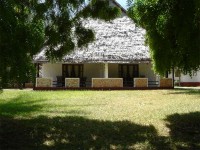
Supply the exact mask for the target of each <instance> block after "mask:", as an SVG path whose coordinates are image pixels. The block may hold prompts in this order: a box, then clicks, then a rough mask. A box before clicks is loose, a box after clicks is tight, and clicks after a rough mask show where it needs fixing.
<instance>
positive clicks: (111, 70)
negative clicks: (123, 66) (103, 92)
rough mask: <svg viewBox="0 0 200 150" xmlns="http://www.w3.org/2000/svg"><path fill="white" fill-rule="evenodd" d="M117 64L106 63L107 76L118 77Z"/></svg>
mask: <svg viewBox="0 0 200 150" xmlns="http://www.w3.org/2000/svg"><path fill="white" fill-rule="evenodd" d="M118 66H119V65H118V64H108V77H109V78H118V77H119V75H118V74H119V73H118Z"/></svg>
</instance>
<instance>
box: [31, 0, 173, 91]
mask: <svg viewBox="0 0 200 150" xmlns="http://www.w3.org/2000/svg"><path fill="white" fill-rule="evenodd" d="M110 4H111V5H113V6H117V7H120V8H121V10H122V16H121V17H120V18H117V19H115V20H113V21H110V22H105V21H102V20H98V19H97V20H94V19H91V18H88V19H86V20H84V26H85V27H86V28H90V29H93V31H94V32H95V35H96V38H95V41H94V42H92V43H89V45H88V46H87V47H83V48H76V49H75V50H74V51H73V52H71V53H69V54H67V55H66V56H64V57H63V59H62V61H61V62H56V63H51V62H49V61H48V60H47V58H46V57H45V55H44V53H45V48H44V49H43V50H42V51H41V52H40V53H39V54H37V55H36V56H35V57H34V60H33V61H34V63H35V64H36V65H37V68H38V74H37V79H36V88H38V89H39V88H40V87H58V86H59V87H79V86H84V87H93V88H95V87H97V88H98V87H115V88H116V87H118V88H121V87H158V86H159V85H160V86H163V87H172V81H171V79H170V80H168V81H164V82H163V83H162V82H160V81H159V77H158V76H157V75H156V74H155V73H154V71H153V70H152V64H151V59H150V53H149V48H148V47H147V46H145V30H144V29H141V28H139V27H137V26H136V25H135V23H134V22H133V21H132V20H131V19H130V18H129V17H128V16H127V14H126V11H125V10H124V9H123V8H122V7H121V6H120V5H119V4H118V3H117V2H116V1H115V0H110Z"/></svg>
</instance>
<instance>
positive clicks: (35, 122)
mask: <svg viewBox="0 0 200 150" xmlns="http://www.w3.org/2000/svg"><path fill="white" fill-rule="evenodd" d="M0 118H1V125H0V136H1V137H0V143H1V148H2V149H59V150H60V149H142V150H145V149H146V150H149V149H158V150H160V149H166V150H169V149H171V148H170V144H169V142H168V141H167V139H166V138H164V137H159V136H158V134H157V131H156V129H155V128H154V127H153V126H142V125H138V124H135V123H132V122H129V121H117V122H111V121H99V120H91V119H87V118H83V117H63V118H62V117H54V118H48V117H45V116H40V117H37V118H35V119H21V120H20V119H13V118H8V117H4V116H0Z"/></svg>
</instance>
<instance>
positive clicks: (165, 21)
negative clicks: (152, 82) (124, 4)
mask: <svg viewBox="0 0 200 150" xmlns="http://www.w3.org/2000/svg"><path fill="white" fill-rule="evenodd" d="M128 4H129V6H130V8H129V10H128V12H129V15H130V16H131V18H132V19H133V20H134V21H135V22H136V24H137V25H139V26H141V27H142V28H144V29H146V31H147V42H148V45H149V47H150V51H151V56H152V59H153V64H154V69H155V71H156V72H158V73H160V74H162V75H163V74H164V73H165V72H166V71H168V70H170V69H171V68H173V67H177V68H179V69H180V70H182V71H183V72H185V73H187V72H191V71H192V70H198V69H199V68H200V46H199V41H200V21H199V20H200V1H199V0H184V1H182V0H134V3H133V0H129V1H128Z"/></svg>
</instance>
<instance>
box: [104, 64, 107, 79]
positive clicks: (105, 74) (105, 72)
mask: <svg viewBox="0 0 200 150" xmlns="http://www.w3.org/2000/svg"><path fill="white" fill-rule="evenodd" d="M103 70H104V78H108V63H104V64H103Z"/></svg>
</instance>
